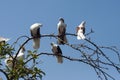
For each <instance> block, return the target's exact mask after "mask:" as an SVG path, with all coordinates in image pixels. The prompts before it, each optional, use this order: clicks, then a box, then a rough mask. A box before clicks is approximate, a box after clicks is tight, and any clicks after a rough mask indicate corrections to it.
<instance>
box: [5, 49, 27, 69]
mask: <svg viewBox="0 0 120 80" xmlns="http://www.w3.org/2000/svg"><path fill="white" fill-rule="evenodd" d="M24 52H25V48H24V47H22V48H21V50H20V51H19V53H18V55H17V57H16V60H17V61H21V60H24ZM15 56H16V55H13V58H15ZM13 58H12V57H10V56H8V55H7V56H6V59H5V64H6V66H8V67H9V68H12V66H13V62H12V61H13Z"/></svg>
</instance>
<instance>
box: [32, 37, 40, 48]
mask: <svg viewBox="0 0 120 80" xmlns="http://www.w3.org/2000/svg"><path fill="white" fill-rule="evenodd" d="M39 47H40V38H34V39H33V48H34V49H38V48H39Z"/></svg>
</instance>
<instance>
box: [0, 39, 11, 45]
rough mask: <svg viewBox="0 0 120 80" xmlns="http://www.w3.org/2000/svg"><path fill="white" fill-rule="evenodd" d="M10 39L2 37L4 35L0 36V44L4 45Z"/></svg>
mask: <svg viewBox="0 0 120 80" xmlns="http://www.w3.org/2000/svg"><path fill="white" fill-rule="evenodd" d="M9 40H10V39H8V38H4V37H0V45H4V44H5V42H7V41H9Z"/></svg>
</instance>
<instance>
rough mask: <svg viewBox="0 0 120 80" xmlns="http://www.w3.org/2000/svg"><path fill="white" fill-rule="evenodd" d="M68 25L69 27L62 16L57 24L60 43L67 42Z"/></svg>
mask: <svg viewBox="0 0 120 80" xmlns="http://www.w3.org/2000/svg"><path fill="white" fill-rule="evenodd" d="M66 27H67V25H66V24H65V23H64V19H63V18H60V19H59V22H58V24H57V29H58V44H65V43H67V38H66Z"/></svg>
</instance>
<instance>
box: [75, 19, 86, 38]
mask: <svg viewBox="0 0 120 80" xmlns="http://www.w3.org/2000/svg"><path fill="white" fill-rule="evenodd" d="M76 32H77V39H78V40H81V39H85V35H84V34H85V21H82V22H81V24H80V25H79V26H78V27H77V28H76Z"/></svg>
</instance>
